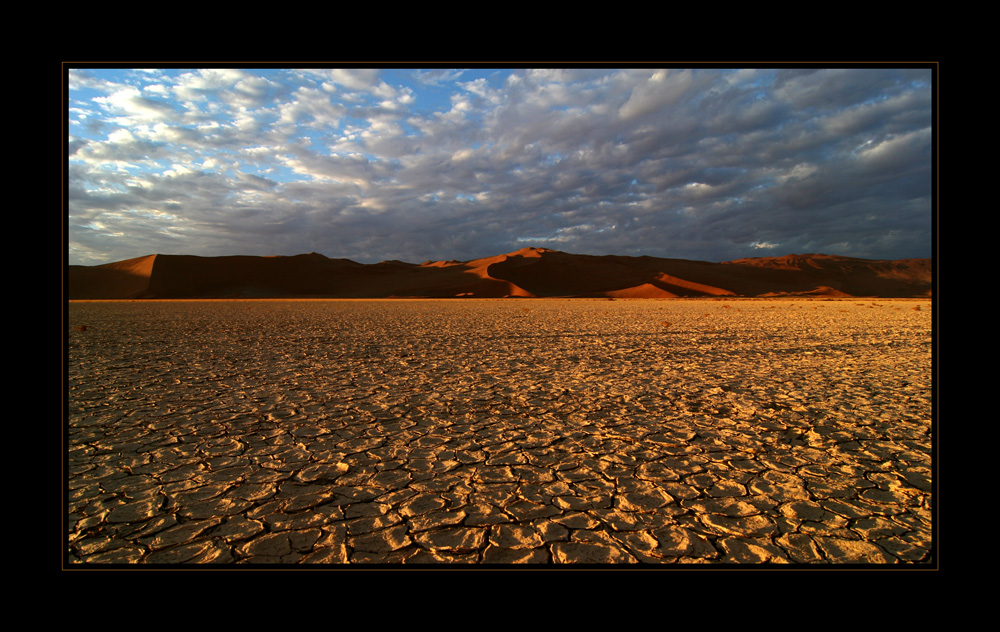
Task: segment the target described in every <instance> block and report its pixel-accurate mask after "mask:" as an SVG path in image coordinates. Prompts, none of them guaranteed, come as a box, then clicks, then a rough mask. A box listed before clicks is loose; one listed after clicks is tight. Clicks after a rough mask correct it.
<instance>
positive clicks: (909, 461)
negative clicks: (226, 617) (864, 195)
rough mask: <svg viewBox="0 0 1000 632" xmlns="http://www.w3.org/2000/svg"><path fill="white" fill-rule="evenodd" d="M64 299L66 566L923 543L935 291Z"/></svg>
mask: <svg viewBox="0 0 1000 632" xmlns="http://www.w3.org/2000/svg"><path fill="white" fill-rule="evenodd" d="M67 314H68V322H67V336H68V352H67V361H66V367H65V374H66V379H67V387H66V393H67V416H66V420H65V423H64V433H65V446H66V453H65V465H64V472H65V491H66V514H65V516H66V520H67V522H66V526H67V543H66V553H65V563H66V567H67V568H69V567H77V566H79V565H86V566H103V565H108V564H155V565H174V564H185V565H187V564H191V565H194V564H216V565H265V564H281V565H298V564H363V565H384V564H392V565H407V564H420V565H438V564H456V565H465V564H480V565H494V564H499V565H508V564H526V565H529V566H530V565H536V566H535V567H537V565H563V564H591V565H615V566H619V565H620V566H621V567H630V568H634V567H636V565H657V566H659V565H670V564H761V563H765V564H786V563H788V564H797V565H845V564H847V565H856V564H863V565H933V564H934V557H933V555H934V543H933V539H932V533H933V528H932V527H933V522H934V516H935V515H936V514H935V511H934V508H933V496H932V448H933V445H934V436H933V432H932V430H933V428H932V377H933V375H932V331H931V321H932V310H931V301H930V300H929V299H895V300H893V299H868V298H866V299H837V300H817V299H813V300H807V299H775V300H762V299H741V300H694V299H683V300H584V299H538V300H535V299H516V300H515V299H508V300H503V299H498V300H476V299H467V300H315V301H312V300H301V301H278V300H261V301H134V302H127V301H119V302H71V303H70V304H69V306H68V311H67Z"/></svg>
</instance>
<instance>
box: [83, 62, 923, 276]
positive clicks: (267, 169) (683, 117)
mask: <svg viewBox="0 0 1000 632" xmlns="http://www.w3.org/2000/svg"><path fill="white" fill-rule="evenodd" d="M68 87H69V113H68V114H69V134H70V137H69V141H68V147H69V150H68V151H69V156H68V174H69V177H68V180H69V190H68V200H69V209H68V211H69V216H68V241H69V263H71V264H85V265H93V264H99V263H107V262H110V261H118V260H123V259H128V258H132V257H137V256H141V255H147V254H156V253H163V254H194V255H204V256H211V255H230V254H245V255H293V254H299V253H304V252H311V251H314V252H319V253H322V254H324V255H327V256H330V257H346V258H350V259H354V260H356V261H360V262H365V263H372V262H376V261H380V260H386V259H401V260H404V261H411V262H420V261H424V260H427V259H460V260H468V259H474V258H477V257H484V256H491V255H495V254H500V253H504V252H510V251H513V250H517V249H519V248H523V247H524V246H540V247H546V248H553V249H558V250H564V251H567V252H573V253H579V254H621V255H652V256H660V257H675V258H683V259H701V260H709V261H725V260H731V259H736V258H740V257H748V256H772V255H783V254H788V253H792V252H797V253H808V252H822V253H827V254H839V255H846V256H856V257H864V258H872V259H899V258H909V257H928V256H931V248H932V237H931V232H932V231H931V224H932V216H931V214H932V204H931V192H932V177H933V176H932V158H931V153H932V137H933V130H932V120H931V119H932V105H931V103H932V88H931V71H930V70H929V69H926V68H894V69H889V68H887V69H880V68H863V69H832V68H831V69H814V68H790V69H752V68H744V69H734V70H718V69H709V68H670V69H656V68H639V69H587V68H560V69H518V70H499V69H489V68H479V69H468V70H457V69H456V70H451V69H430V70H416V69H414V70H404V69H342V68H334V69H281V68H273V69H262V70H251V69H236V68H211V69H188V70H175V69H151V70H120V69H110V68H79V69H71V70H70V71H69V86H68Z"/></svg>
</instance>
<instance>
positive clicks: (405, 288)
mask: <svg viewBox="0 0 1000 632" xmlns="http://www.w3.org/2000/svg"><path fill="white" fill-rule="evenodd" d="M931 275H932V269H931V261H930V259H903V260H898V261H882V260H867V259H853V258H849V257H838V256H834V255H822V254H809V255H786V256H784V257H764V258H753V259H740V260H737V261H728V262H724V263H709V262H706V261H688V260H684V259H665V258H657V257H625V256H616V255H606V256H592V255H575V254H570V253H566V252H560V251H556V250H546V249H543V248H524V249H521V250H518V251H516V252H512V253H509V254H505V255H498V256H495V257H487V258H484V259H474V260H472V261H427V262H425V263H422V264H413V263H406V262H402V261H383V262H381V263H376V264H370V265H366V264H361V263H357V262H355V261H351V260H349V259H330V258H327V257H325V256H323V255H320V254H317V253H309V254H304V255H295V256H291V257H284V256H279V257H251V256H226V257H195V256H189V255H150V256H147V257H139V258H137V259H129V260H128V261H120V262H116V263H109V264H105V265H100V266H69V268H68V275H67V285H68V297H69V298H70V299H136V298H295V297H317V298H319V297H329V298H386V297H432V298H448V297H462V296H472V297H477V298H500V297H546V296H560V297H610V298H674V297H694V296H828V297H833V296H880V297H911V296H920V297H927V296H930V295H931Z"/></svg>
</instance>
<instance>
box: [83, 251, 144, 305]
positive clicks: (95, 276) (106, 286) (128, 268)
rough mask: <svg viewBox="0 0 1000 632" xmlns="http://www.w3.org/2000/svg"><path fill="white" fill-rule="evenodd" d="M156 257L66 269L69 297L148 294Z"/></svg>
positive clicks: (96, 297) (126, 296)
mask: <svg viewBox="0 0 1000 632" xmlns="http://www.w3.org/2000/svg"><path fill="white" fill-rule="evenodd" d="M156 257H157V255H148V256H145V257H138V258H136V259H127V260H125V261H117V262H115V263H106V264H104V265H99V266H69V267H68V269H67V275H68V281H69V290H70V298H75V299H113V298H139V297H141V296H143V295H145V294H146V293H147V292H148V291H149V279H150V277H151V276H152V274H153V263H154V262H155V261H156Z"/></svg>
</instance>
